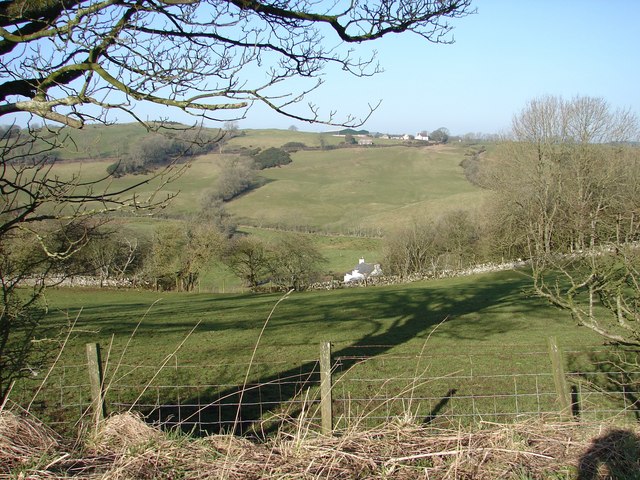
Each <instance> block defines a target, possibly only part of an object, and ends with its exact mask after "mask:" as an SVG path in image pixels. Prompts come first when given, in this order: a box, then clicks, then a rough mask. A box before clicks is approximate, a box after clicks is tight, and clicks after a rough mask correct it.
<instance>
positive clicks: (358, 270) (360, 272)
mask: <svg viewBox="0 0 640 480" xmlns="http://www.w3.org/2000/svg"><path fill="white" fill-rule="evenodd" d="M379 275H382V269H381V268H380V264H378V263H376V264H370V263H366V262H365V261H364V258H361V259H360V260H359V261H358V265H356V266H355V267H354V268H353V270H351V271H350V272H348V273H345V274H344V282H345V283H347V282H355V281H358V280H366V279H367V278H369V277H377V276H379Z"/></svg>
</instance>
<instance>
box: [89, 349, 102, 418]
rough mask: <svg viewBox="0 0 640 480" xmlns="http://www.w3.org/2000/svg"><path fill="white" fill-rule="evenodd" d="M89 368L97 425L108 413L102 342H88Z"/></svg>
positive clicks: (93, 408) (92, 402)
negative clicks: (103, 373)
mask: <svg viewBox="0 0 640 480" xmlns="http://www.w3.org/2000/svg"><path fill="white" fill-rule="evenodd" d="M86 350H87V369H88V370H89V384H90V386H91V407H92V410H93V419H94V422H95V424H96V425H97V424H98V423H99V422H100V421H101V420H103V419H104V417H105V416H106V413H107V411H106V410H107V409H106V405H105V401H104V383H103V377H102V359H101V358H100V344H98V343H87V344H86Z"/></svg>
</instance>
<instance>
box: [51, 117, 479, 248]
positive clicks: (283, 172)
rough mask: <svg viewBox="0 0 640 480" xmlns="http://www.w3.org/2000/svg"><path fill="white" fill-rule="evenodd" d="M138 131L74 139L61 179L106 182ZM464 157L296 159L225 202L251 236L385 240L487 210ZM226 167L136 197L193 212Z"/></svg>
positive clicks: (428, 152) (254, 141) (443, 151)
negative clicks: (431, 221)
mask: <svg viewBox="0 0 640 480" xmlns="http://www.w3.org/2000/svg"><path fill="white" fill-rule="evenodd" d="M140 129H141V127H139V126H133V125H114V126H109V127H100V128H99V127H95V126H89V127H87V130H86V131H84V132H82V135H80V134H78V133H74V135H75V137H74V142H73V145H74V147H75V148H76V149H77V152H76V153H77V155H76V153H74V154H73V155H72V156H69V157H68V156H66V154H64V155H63V158H73V159H75V160H76V161H72V162H60V163H58V164H56V165H55V166H54V167H53V168H54V173H55V174H56V175H59V176H60V178H63V179H64V178H71V177H72V176H74V175H76V176H79V178H80V180H81V181H92V180H96V179H100V178H103V177H104V176H105V174H106V168H107V166H108V165H109V164H110V163H112V162H113V158H111V157H112V156H113V154H114V152H115V150H118V149H122V148H124V147H125V146H126V144H127V142H128V141H131V139H132V138H135V137H136V136H139V135H143V134H144V131H143V130H140ZM320 135H321V134H317V133H306V132H290V131H284V130H247V131H246V135H244V136H241V137H236V138H234V139H232V140H231V141H230V145H231V146H235V147H238V146H246V147H257V146H259V147H261V148H266V147H269V146H281V145H283V144H284V143H287V142H289V141H301V142H303V143H305V144H310V145H312V146H317V145H319V140H318V138H320ZM76 137H77V138H76ZM325 137H327V139H328V140H326V142H328V143H329V144H330V143H331V142H334V141H335V143H338V142H340V141H342V139H341V137H333V136H331V135H325ZM127 139H129V140H127ZM313 142H317V144H316V143H313ZM380 142H382V141H380ZM114 149H115V150H114ZM65 151H66V149H65ZM223 151H224V149H223ZM82 152H84V153H82ZM464 153H465V147H464V146H459V145H451V146H446V147H443V146H432V147H409V146H388V147H380V148H367V147H354V148H340V149H332V150H308V151H298V152H295V153H293V154H292V158H293V163H291V164H290V165H287V166H284V167H280V168H272V169H267V170H263V171H261V172H260V175H261V176H263V177H264V178H265V179H266V180H267V183H266V185H264V186H262V187H261V188H258V189H256V190H254V191H251V192H249V193H247V194H245V195H242V196H240V197H238V198H236V199H234V200H233V201H231V202H229V203H228V204H227V209H228V211H229V212H231V213H232V214H233V215H235V216H236V218H237V219H238V220H239V221H240V223H243V224H248V225H252V226H258V227H260V226H265V227H274V226H275V227H279V228H294V229H296V228H300V227H307V228H313V229H316V230H321V231H329V232H339V233H358V234H367V235H372V234H373V235H379V234H381V233H382V232H383V231H384V230H387V229H389V228H391V227H392V226H393V225H396V224H398V223H403V222H409V221H411V220H412V219H413V218H415V217H421V216H425V215H430V216H437V215H439V214H440V213H442V212H444V211H447V210H449V209H452V208H463V209H476V208H482V207H481V206H482V201H483V198H485V196H486V195H487V193H486V192H485V191H482V190H481V189H479V188H477V187H475V186H473V185H471V184H470V183H469V182H467V180H466V179H465V177H464V174H463V171H462V168H461V167H460V166H459V163H460V161H461V160H462V159H463V158H464ZM83 155H84V157H83ZM226 157H227V156H226V155H225V154H218V153H216V154H208V155H203V156H200V157H197V158H194V159H192V161H190V162H189V163H188V164H187V165H178V166H177V167H176V168H175V169H174V170H173V171H172V172H171V173H170V174H169V176H163V177H162V178H158V179H155V180H154V181H152V182H151V183H150V184H149V185H144V186H142V187H140V188H139V189H138V190H137V192H138V196H139V198H141V199H144V198H145V197H148V196H149V195H151V194H153V193H154V192H155V190H156V189H157V188H159V186H160V185H162V187H161V190H160V192H159V193H160V195H158V196H156V198H159V197H162V196H165V195H177V196H176V198H174V199H173V200H172V202H171V203H170V205H168V206H167V207H166V208H165V209H163V211H162V212H161V214H162V215H164V216H185V215H189V214H192V213H194V212H197V211H198V210H199V209H200V208H201V202H202V198H203V195H204V194H205V193H206V192H207V191H208V190H209V189H211V188H213V187H215V185H216V181H217V178H218V175H219V172H220V165H221V162H223V161H224V159H225V158H226ZM81 158H84V160H81ZM177 173H180V174H179V175H176V176H175V178H172V180H171V182H170V183H168V184H166V185H163V184H162V182H164V181H165V180H167V179H168V178H169V177H170V176H172V175H175V174H177ZM149 178H151V176H150V175H126V176H124V177H121V178H117V179H108V180H107V181H105V183H104V185H105V188H109V189H110V190H112V191H113V190H118V189H122V188H127V187H130V186H132V185H134V184H136V183H138V182H140V181H143V180H145V179H149Z"/></svg>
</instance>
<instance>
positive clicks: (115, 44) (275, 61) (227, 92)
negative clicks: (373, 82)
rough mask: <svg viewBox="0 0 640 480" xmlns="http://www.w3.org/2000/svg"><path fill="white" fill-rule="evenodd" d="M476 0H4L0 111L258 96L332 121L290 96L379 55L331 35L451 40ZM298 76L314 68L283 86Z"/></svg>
mask: <svg viewBox="0 0 640 480" xmlns="http://www.w3.org/2000/svg"><path fill="white" fill-rule="evenodd" d="M470 3H471V0H438V1H434V0H418V1H404V0H399V1H378V2H366V3H364V2H355V3H353V2H352V3H348V2H347V3H346V4H343V3H342V2H333V3H328V4H327V3H326V2H321V1H316V0H302V1H295V2H271V1H256V0H164V1H162V0H161V1H155V0H136V1H133V0H118V1H115V0H105V1H100V2H93V1H90V0H72V1H70V2H44V1H43V2H35V1H34V2H25V1H23V0H9V1H6V2H3V3H2V5H1V6H0V28H1V30H0V32H1V33H2V36H3V40H2V42H1V43H0V55H2V68H1V69H0V76H1V77H2V79H1V80H0V81H1V82H2V83H0V116H2V115H6V114H8V113H15V112H28V113H31V114H34V115H37V116H40V117H42V118H45V119H49V120H55V121H57V122H60V123H63V124H65V125H70V126H73V127H81V126H82V125H83V124H84V123H85V122H86V121H89V120H95V119H103V118H105V115H106V112H107V111H108V110H111V109H116V110H120V111H126V112H127V113H128V114H130V115H132V116H133V117H134V118H138V117H137V115H136V113H135V112H134V107H135V104H136V102H151V103H154V104H157V105H162V106H168V107H174V108H178V109H181V110H184V111H186V112H190V113H196V114H198V115H204V116H206V117H207V118H212V119H215V120H218V119H223V120H229V117H231V118H241V117H243V116H244V115H245V113H246V109H247V108H248V107H250V105H251V104H252V103H254V102H261V103H264V104H266V105H267V106H268V107H270V108H273V109H275V110H276V111H278V112H280V113H282V114H284V115H287V116H289V117H291V118H295V119H300V120H312V121H316V120H325V121H327V122H333V121H335V119H334V116H333V115H332V114H331V113H329V114H328V116H324V117H323V116H321V114H320V112H319V108H318V107H317V106H314V105H311V106H310V108H309V110H308V111H306V112H300V111H298V110H296V109H295V108H293V107H295V105H296V104H299V103H300V101H301V100H302V98H303V97H304V96H305V94H306V93H308V92H309V91H310V90H313V89H315V88H317V87H318V86H319V85H320V84H322V80H321V77H319V75H320V73H321V72H322V70H323V68H324V67H325V66H327V65H331V64H335V65H336V66H338V67H339V68H340V69H342V70H344V71H347V72H350V73H352V74H354V75H357V76H366V75H371V74H374V73H376V72H377V71H378V70H379V68H378V66H377V64H376V63H375V59H374V58H364V59H363V58H361V57H359V56H356V55H354V52H353V50H352V49H351V48H344V49H343V48H340V47H339V46H336V43H338V42H342V43H343V44H345V45H349V44H351V45H356V44H360V43H362V42H366V41H374V40H376V39H379V38H381V37H383V36H385V35H388V34H392V33H400V32H413V33H416V34H418V35H419V36H421V37H423V38H425V39H426V40H428V41H430V42H433V43H450V42H452V38H451V36H450V35H449V34H450V31H451V29H452V26H451V25H450V23H449V20H450V19H455V18H459V17H463V16H465V15H467V14H469V13H471V8H470ZM325 37H327V38H325ZM256 67H257V70H256ZM256 71H257V72H260V73H259V74H256ZM294 77H301V78H306V79H315V80H312V82H311V83H310V84H309V85H308V86H307V87H306V88H304V87H303V90H302V91H289V93H287V94H284V95H283V91H284V92H286V91H287V90H286V88H285V89H283V87H282V84H283V82H284V81H286V80H289V79H292V78H294ZM96 107H97V108H96ZM229 112H232V113H231V115H229ZM361 120H362V119H355V118H354V117H351V116H347V117H346V118H344V119H343V120H340V123H361Z"/></svg>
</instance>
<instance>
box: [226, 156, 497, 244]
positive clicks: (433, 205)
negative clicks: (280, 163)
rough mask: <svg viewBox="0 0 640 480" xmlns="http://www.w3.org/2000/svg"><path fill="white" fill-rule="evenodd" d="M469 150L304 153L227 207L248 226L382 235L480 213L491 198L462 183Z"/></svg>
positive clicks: (270, 172) (270, 171) (272, 171)
mask: <svg viewBox="0 0 640 480" xmlns="http://www.w3.org/2000/svg"><path fill="white" fill-rule="evenodd" d="M464 151H465V150H464V148H463V147H458V146H450V147H421V148H417V147H388V148H365V147H362V148H348V149H340V150H328V151H301V152H296V153H294V154H293V155H292V158H293V163H291V164H290V165H287V166H285V167H281V168H274V169H269V170H265V171H263V173H262V175H263V176H264V177H265V178H267V179H268V180H269V181H268V183H267V184H266V185H265V186H263V187H261V188H259V189H257V190H254V191H252V192H249V193H247V194H246V195H243V196H242V197H240V198H238V199H236V200H234V201H232V202H231V203H230V204H229V211H230V212H232V213H233V214H235V215H236V216H237V217H238V218H239V219H240V220H241V222H242V223H248V224H251V225H257V226H262V225H264V226H271V225H282V226H288V227H295V226H296V225H308V226H312V227H315V228H318V229H327V230H335V231H348V230H358V229H362V230H376V229H377V230H378V232H383V231H385V230H386V229H388V228H390V227H392V226H394V225H396V224H398V223H403V222H404V223H406V222H410V221H411V220H412V218H416V217H417V218H420V217H424V216H425V215H435V216H437V215H438V214H440V213H442V212H443V211H447V210H449V209H456V208H458V209H470V208H475V207H480V204H481V203H482V199H483V198H484V197H485V194H486V192H483V191H482V190H481V189H479V188H478V187H475V186H473V185H471V184H470V183H469V182H468V181H467V180H466V178H465V177H464V174H463V171H462V168H461V167H460V166H459V163H460V161H461V160H462V159H463V158H464Z"/></svg>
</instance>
